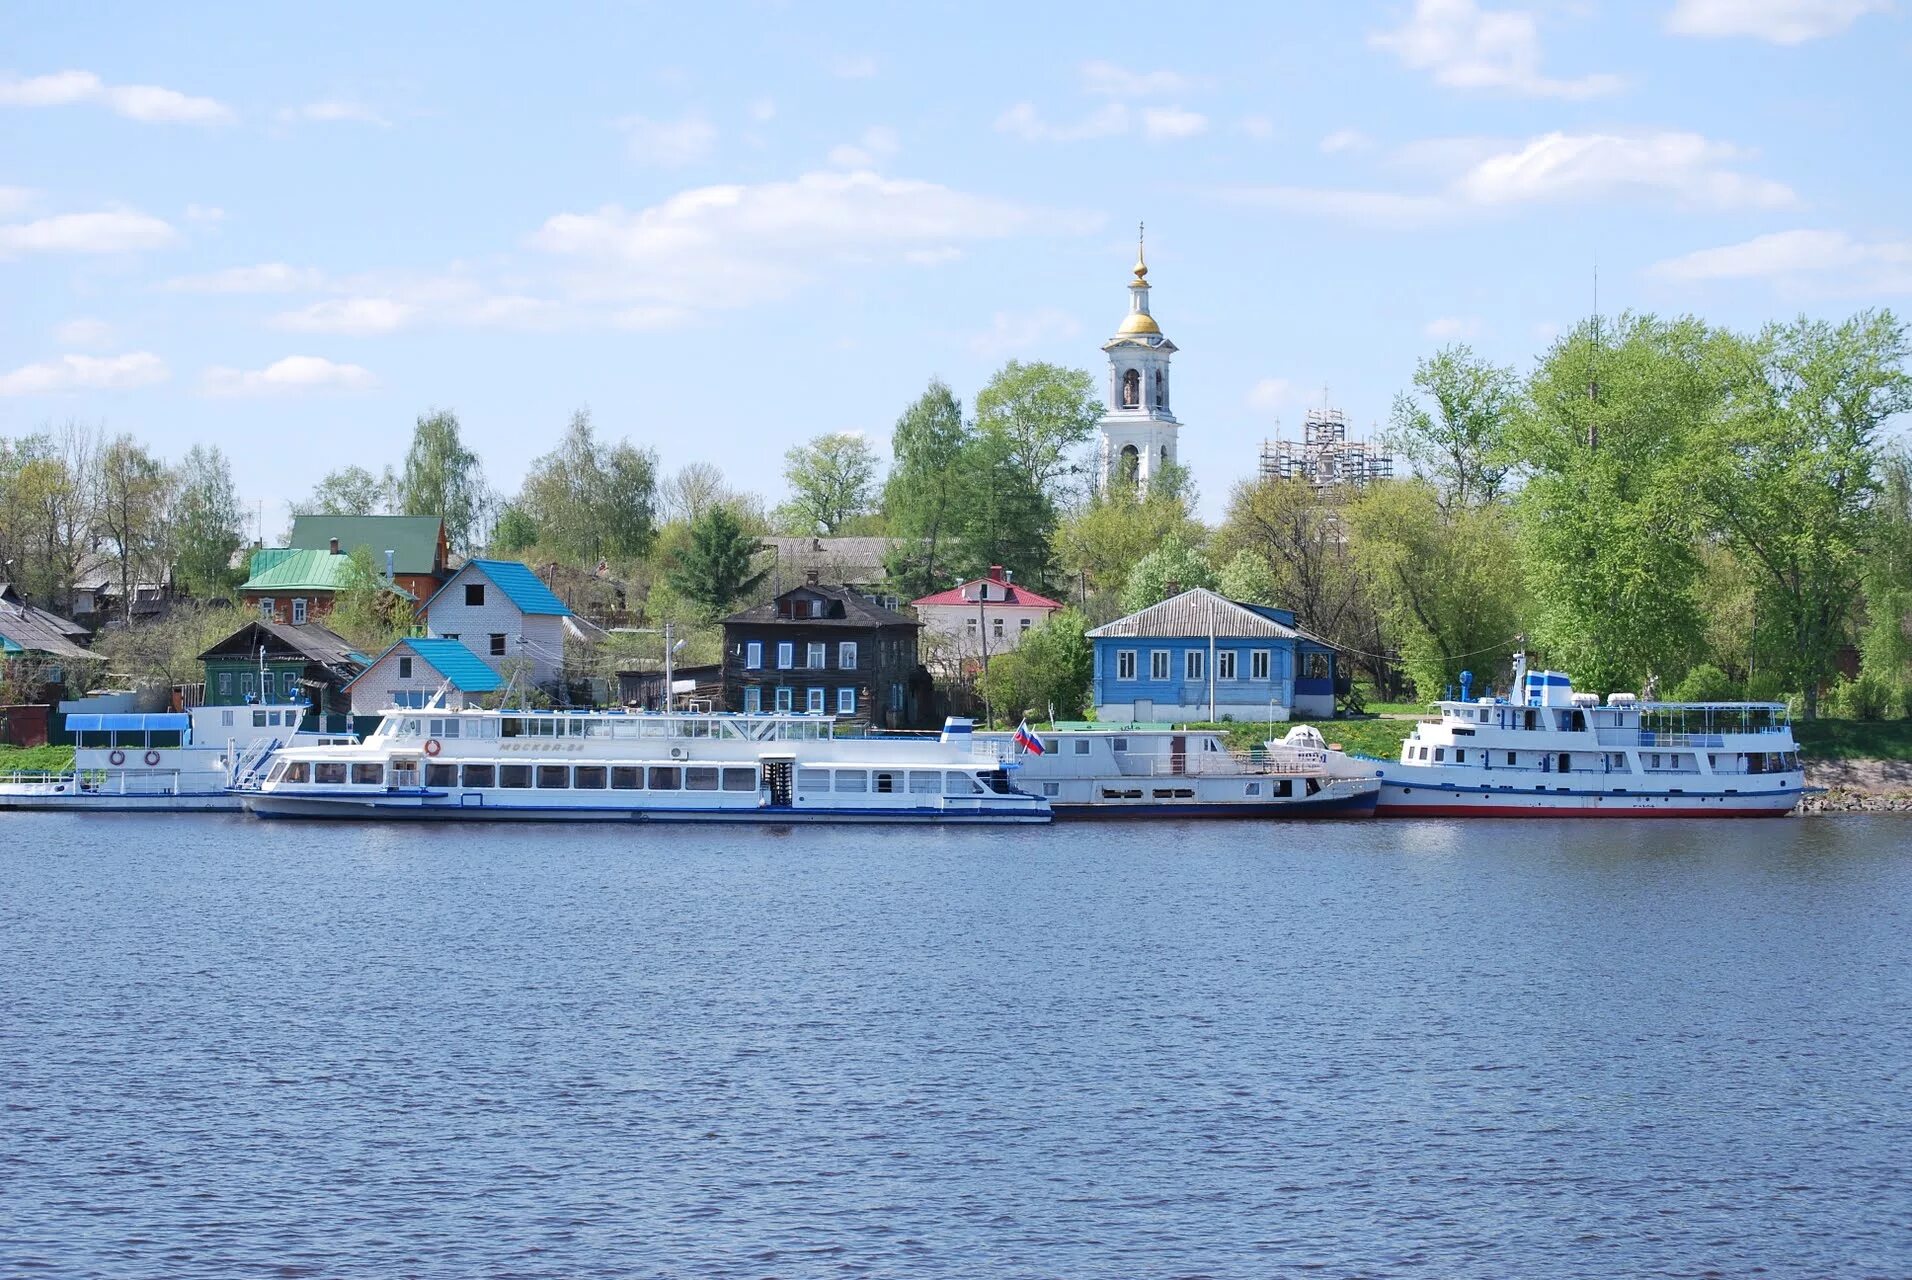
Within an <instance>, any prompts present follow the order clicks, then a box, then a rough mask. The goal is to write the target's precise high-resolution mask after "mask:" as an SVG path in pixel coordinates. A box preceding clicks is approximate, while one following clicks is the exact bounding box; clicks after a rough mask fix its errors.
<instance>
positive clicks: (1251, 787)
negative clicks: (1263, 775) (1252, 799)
mask: <svg viewBox="0 0 1912 1280" xmlns="http://www.w3.org/2000/svg"><path fill="white" fill-rule="evenodd" d="M1243 794H1244V795H1251V796H1258V795H1260V794H1261V784H1260V783H1259V782H1251V783H1249V784H1248V789H1247V790H1246V791H1245V792H1244V793H1243Z"/></svg>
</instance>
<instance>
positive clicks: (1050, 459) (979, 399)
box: [976, 360, 1103, 503]
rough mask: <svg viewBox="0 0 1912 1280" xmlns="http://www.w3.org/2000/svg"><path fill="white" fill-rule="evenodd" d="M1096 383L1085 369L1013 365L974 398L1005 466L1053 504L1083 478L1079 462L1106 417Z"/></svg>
mask: <svg viewBox="0 0 1912 1280" xmlns="http://www.w3.org/2000/svg"><path fill="white" fill-rule="evenodd" d="M1102 413H1103V409H1102V404H1101V402H1100V401H1098V400H1097V399H1096V398H1095V379H1094V378H1092V377H1090V376H1089V375H1088V374H1087V373H1085V372H1084V371H1082V370H1081V369H1065V368H1063V367H1062V366H1060V365H1053V364H1040V363H1038V364H1023V363H1021V362H1020V361H1016V360H1011V361H1010V362H1009V363H1008V364H1005V365H1004V366H1003V367H1002V368H1001V369H1000V370H998V371H997V372H996V375H995V376H994V377H993V378H991V379H990V380H989V383H988V385H986V386H985V387H984V388H983V389H982V390H981V391H980V392H978V393H977V396H976V427H977V430H979V431H980V432H981V433H982V434H983V435H985V436H989V437H992V438H993V439H995V440H996V441H997V442H998V444H999V453H1000V457H1001V460H1002V462H1003V464H1004V465H1006V466H1007V467H1009V468H1010V469H1011V470H1013V471H1014V472H1016V473H1017V474H1018V475H1020V476H1021V477H1022V479H1023V481H1024V484H1025V486H1026V488H1027V489H1029V490H1030V491H1032V492H1035V493H1038V494H1041V495H1042V496H1043V497H1044V498H1046V499H1047V500H1048V501H1050V502H1051V503H1055V502H1059V501H1060V500H1061V499H1062V498H1063V497H1065V496H1066V493H1065V489H1066V488H1067V487H1069V486H1070V482H1071V481H1073V480H1074V479H1075V478H1076V477H1078V476H1080V474H1081V472H1082V467H1081V464H1080V460H1079V459H1078V457H1077V456H1076V455H1077V454H1078V453H1079V452H1080V449H1081V446H1082V445H1083V444H1084V443H1085V442H1086V441H1087V440H1088V439H1089V437H1090V436H1091V435H1092V434H1093V433H1094V431H1095V424H1096V422H1097V421H1098V420H1099V419H1100V418H1101V417H1102Z"/></svg>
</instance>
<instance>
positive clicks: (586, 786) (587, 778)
mask: <svg viewBox="0 0 1912 1280" xmlns="http://www.w3.org/2000/svg"><path fill="white" fill-rule="evenodd" d="M609 780H610V770H608V769H607V768H605V766H603V765H601V764H581V765H579V766H578V767H577V768H575V769H573V770H572V771H571V785H572V786H574V787H576V788H577V789H578V790H580V791H602V790H604V785H605V783H606V782H608V781H609Z"/></svg>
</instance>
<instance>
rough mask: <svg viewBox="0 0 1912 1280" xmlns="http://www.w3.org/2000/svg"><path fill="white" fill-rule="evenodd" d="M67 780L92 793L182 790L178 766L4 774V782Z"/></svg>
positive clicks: (0, 779)
mask: <svg viewBox="0 0 1912 1280" xmlns="http://www.w3.org/2000/svg"><path fill="white" fill-rule="evenodd" d="M61 784H66V785H69V786H71V787H72V789H73V791H74V792H76V793H78V794H81V795H89V796H171V795H178V794H179V772H178V770H175V769H155V770H150V771H149V770H140V769H127V770H118V769H79V770H73V771H68V772H60V771H57V770H49V769H20V770H16V771H15V772H13V773H8V774H4V775H0V786H38V787H50V786H58V785H61Z"/></svg>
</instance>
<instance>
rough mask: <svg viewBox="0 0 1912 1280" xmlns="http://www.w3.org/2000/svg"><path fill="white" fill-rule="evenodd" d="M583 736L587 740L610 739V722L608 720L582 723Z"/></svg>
mask: <svg viewBox="0 0 1912 1280" xmlns="http://www.w3.org/2000/svg"><path fill="white" fill-rule="evenodd" d="M584 736H585V737H587V738H608V737H610V736H611V722H610V721H609V720H586V721H585V722H584Z"/></svg>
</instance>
